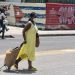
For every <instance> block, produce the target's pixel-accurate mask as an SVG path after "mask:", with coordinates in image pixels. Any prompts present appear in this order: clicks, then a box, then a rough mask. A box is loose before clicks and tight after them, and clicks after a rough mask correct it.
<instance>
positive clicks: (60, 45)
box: [0, 35, 75, 53]
mask: <svg viewBox="0 0 75 75" xmlns="http://www.w3.org/2000/svg"><path fill="white" fill-rule="evenodd" d="M22 41H23V38H22V35H14V38H5V39H4V40H2V39H0V53H3V52H5V51H6V50H8V49H10V48H15V47H16V46H19V45H20V44H21V42H22ZM74 48H75V36H43V37H40V46H39V47H38V48H36V51H47V50H62V49H74Z"/></svg>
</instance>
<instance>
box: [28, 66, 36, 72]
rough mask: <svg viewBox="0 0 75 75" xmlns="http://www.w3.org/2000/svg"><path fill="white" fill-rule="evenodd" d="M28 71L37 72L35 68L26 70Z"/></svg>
mask: <svg viewBox="0 0 75 75" xmlns="http://www.w3.org/2000/svg"><path fill="white" fill-rule="evenodd" d="M28 70H29V71H37V69H36V68H34V67H32V68H28Z"/></svg>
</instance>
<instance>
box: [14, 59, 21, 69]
mask: <svg viewBox="0 0 75 75" xmlns="http://www.w3.org/2000/svg"><path fill="white" fill-rule="evenodd" d="M21 60H22V59H21V58H18V59H17V60H16V61H15V64H14V67H15V68H16V69H18V63H19V62H20V61H21Z"/></svg>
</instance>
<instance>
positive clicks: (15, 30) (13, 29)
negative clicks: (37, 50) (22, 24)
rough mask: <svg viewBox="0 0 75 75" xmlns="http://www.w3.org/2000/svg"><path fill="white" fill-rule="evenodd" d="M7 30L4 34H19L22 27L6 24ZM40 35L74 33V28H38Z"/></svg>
mask: <svg viewBox="0 0 75 75" xmlns="http://www.w3.org/2000/svg"><path fill="white" fill-rule="evenodd" d="M8 28H9V31H6V32H5V35H21V34H22V30H23V28H19V27H13V26H8ZM38 33H39V35H40V36H64V35H65V36H66V35H75V30H46V31H45V30H44V31H43V30H39V31H38Z"/></svg>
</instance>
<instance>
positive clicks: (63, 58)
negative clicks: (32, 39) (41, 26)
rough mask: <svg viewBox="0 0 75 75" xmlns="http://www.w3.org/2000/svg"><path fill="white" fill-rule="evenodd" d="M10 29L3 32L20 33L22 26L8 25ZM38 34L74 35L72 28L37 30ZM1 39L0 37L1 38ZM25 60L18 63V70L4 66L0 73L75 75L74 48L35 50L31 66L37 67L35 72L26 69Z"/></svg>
mask: <svg viewBox="0 0 75 75" xmlns="http://www.w3.org/2000/svg"><path fill="white" fill-rule="evenodd" d="M8 28H9V29H10V30H9V31H7V32H6V33H5V36H9V35H12V36H15V35H21V34H22V28H17V27H11V26H9V27H8ZM38 33H39V35H40V36H50V35H53V36H54V35H61V34H62V35H63V34H65V35H67V34H68V35H75V31H74V30H56V31H55V30H54V31H52V30H51V31H42V30H39V31H38ZM1 40H2V39H1ZM1 40H0V41H1ZM4 58H5V54H2V55H0V67H1V66H2V65H4ZM27 66H28V64H27V61H24V60H23V61H21V62H20V63H19V70H18V71H15V69H14V67H12V69H11V71H10V72H8V71H6V70H5V67H3V68H2V70H1V71H0V75H22V74H24V75H75V50H74V49H64V50H53V51H52V50H49V51H38V52H36V60H35V61H34V62H33V66H34V67H36V68H37V71H36V72H33V71H28V70H27Z"/></svg>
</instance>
